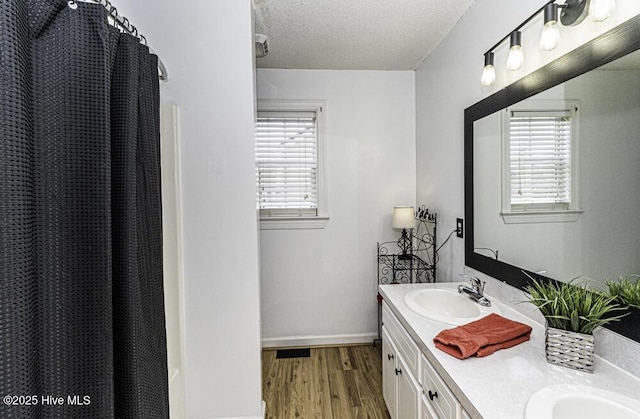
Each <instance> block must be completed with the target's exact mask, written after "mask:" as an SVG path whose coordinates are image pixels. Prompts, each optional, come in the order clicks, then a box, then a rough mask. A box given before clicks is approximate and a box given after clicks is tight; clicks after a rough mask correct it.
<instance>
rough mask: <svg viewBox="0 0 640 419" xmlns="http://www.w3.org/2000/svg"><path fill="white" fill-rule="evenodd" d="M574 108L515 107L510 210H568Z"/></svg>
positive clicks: (512, 126)
mask: <svg viewBox="0 0 640 419" xmlns="http://www.w3.org/2000/svg"><path fill="white" fill-rule="evenodd" d="M571 118H572V112H571V111H570V110H567V111H512V113H511V117H510V120H509V164H510V194H511V210H512V211H527V210H567V209H569V208H570V207H571V197H572V191H571V188H572V186H571V185H572V179H571V176H572V168H571V162H572V158H571V146H572V140H571V139H572V134H573V133H572V127H573V125H572V121H571Z"/></svg>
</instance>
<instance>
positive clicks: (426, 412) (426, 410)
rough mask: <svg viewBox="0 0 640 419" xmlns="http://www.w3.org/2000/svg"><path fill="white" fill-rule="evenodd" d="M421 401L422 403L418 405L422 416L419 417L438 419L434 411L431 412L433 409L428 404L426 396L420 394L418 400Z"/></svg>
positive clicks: (422, 418)
mask: <svg viewBox="0 0 640 419" xmlns="http://www.w3.org/2000/svg"><path fill="white" fill-rule="evenodd" d="M420 399H421V400H422V403H420V405H421V406H420V407H421V408H422V416H420V418H421V419H440V418H439V417H438V414H437V413H436V412H435V410H433V407H431V404H429V401H428V400H427V396H425V395H424V394H422V397H421V398H420Z"/></svg>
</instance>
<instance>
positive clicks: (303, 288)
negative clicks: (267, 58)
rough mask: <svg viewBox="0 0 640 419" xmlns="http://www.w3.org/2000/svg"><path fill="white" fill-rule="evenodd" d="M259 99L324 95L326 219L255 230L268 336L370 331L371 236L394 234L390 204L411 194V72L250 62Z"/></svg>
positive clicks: (328, 339) (291, 340)
mask: <svg viewBox="0 0 640 419" xmlns="http://www.w3.org/2000/svg"><path fill="white" fill-rule="evenodd" d="M257 74H258V77H257V79H258V97H259V98H261V99H273V98H279V99H326V100H327V106H326V111H327V113H326V126H327V137H326V150H327V158H326V161H327V165H328V166H327V182H328V203H329V216H330V220H329V223H328V224H327V226H326V228H325V229H323V230H279V231H274V230H262V231H261V261H262V269H261V275H262V321H263V329H262V332H263V338H264V344H265V345H267V346H277V345H304V344H320V343H342V342H354V341H360V342H368V341H370V340H372V339H373V338H374V337H376V336H377V303H376V281H377V276H376V242H378V241H384V240H391V239H395V238H396V237H398V236H399V232H397V231H394V230H392V229H391V211H392V207H393V206H394V205H407V204H408V205H414V204H415V190H416V186H415V84H414V73H413V72H381V71H316V70H272V69H259V70H258V72H257Z"/></svg>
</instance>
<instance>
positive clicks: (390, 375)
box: [382, 326, 398, 419]
mask: <svg viewBox="0 0 640 419" xmlns="http://www.w3.org/2000/svg"><path fill="white" fill-rule="evenodd" d="M396 353H397V350H396V348H395V345H394V344H393V341H392V340H391V338H390V337H389V333H388V332H387V330H386V328H385V327H384V326H382V397H383V398H384V401H385V403H386V404H387V409H388V410H389V415H390V416H391V418H392V419H396V418H398V412H397V406H398V405H397V398H398V396H397V394H398V393H396Z"/></svg>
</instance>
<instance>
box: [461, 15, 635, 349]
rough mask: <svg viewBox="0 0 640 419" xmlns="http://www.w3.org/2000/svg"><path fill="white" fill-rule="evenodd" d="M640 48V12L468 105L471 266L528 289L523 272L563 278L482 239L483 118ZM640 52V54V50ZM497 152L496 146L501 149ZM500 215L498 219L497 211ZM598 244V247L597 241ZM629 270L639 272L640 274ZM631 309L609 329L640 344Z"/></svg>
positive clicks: (466, 174)
mask: <svg viewBox="0 0 640 419" xmlns="http://www.w3.org/2000/svg"><path fill="white" fill-rule="evenodd" d="M638 50H640V16H635V17H633V18H631V19H629V20H628V21H626V22H624V23H622V24H621V25H619V26H617V27H615V28H613V29H611V30H609V31H608V32H606V33H604V34H602V35H600V36H598V37H597V38H595V39H593V40H592V41H589V42H588V43H586V44H584V45H582V46H580V47H578V48H577V49H575V50H573V51H571V52H569V53H567V54H566V55H564V56H562V57H560V58H558V59H557V60H555V61H553V62H551V63H549V64H547V65H545V66H544V67H542V68H540V69H538V70H536V71H535V72H533V73H531V74H530V75H528V76H526V77H524V78H522V79H520V80H519V81H517V82H515V83H513V84H511V85H509V86H507V87H506V88H504V89H502V90H500V91H498V92H496V93H495V94H493V95H491V96H489V97H487V98H486V99H484V100H482V101H480V102H478V103H476V104H474V105H472V106H470V107H469V108H467V109H465V113H464V121H465V122H464V136H465V137H464V179H465V218H466V220H467V228H466V231H465V233H466V239H465V264H466V265H467V266H469V267H471V268H473V269H476V270H478V271H480V272H483V273H485V274H487V275H489V276H492V277H494V278H497V279H498V280H500V281H503V282H505V283H507V284H509V285H511V286H514V287H516V288H519V289H523V288H524V287H525V286H526V285H528V284H529V282H530V279H529V278H528V277H527V275H525V274H524V273H523V271H525V272H527V273H528V274H529V275H530V276H533V277H536V278H541V279H544V280H560V279H562V278H558V277H554V276H553V275H551V274H547V273H544V272H543V273H542V274H538V273H535V272H539V271H542V269H538V264H537V262H531V263H529V262H528V261H527V260H526V259H523V258H519V257H513V258H506V259H504V258H497V257H496V254H495V252H492V250H491V248H492V245H491V244H488V245H487V244H486V243H485V242H484V237H482V238H479V237H477V234H478V230H479V229H478V228H477V227H478V226H480V225H481V223H483V222H484V220H479V219H477V218H476V217H475V216H476V215H477V214H476V212H477V211H476V209H477V208H476V206H477V204H476V202H477V199H478V197H479V196H484V194H485V191H479V190H478V185H481V184H482V182H479V179H478V178H477V177H478V175H477V174H474V166H475V165H474V155H475V154H474V151H475V152H476V153H478V152H479V151H478V147H477V146H478V143H477V142H478V141H479V137H480V136H479V135H474V127H475V126H477V124H478V123H479V121H480V120H482V119H483V118H486V117H489V116H491V115H494V114H496V113H499V112H500V111H502V110H504V109H506V108H509V107H511V106H513V105H516V104H519V103H520V102H522V101H524V100H526V99H530V100H531V99H535V98H533V97H534V96H536V97H540V96H537V95H540V94H545V93H548V92H550V91H552V89H553V88H554V87H555V88H557V87H558V86H560V85H562V84H564V83H565V82H569V81H570V80H573V79H574V78H577V77H578V76H581V75H583V74H586V73H589V72H591V71H592V70H595V69H598V68H599V67H601V66H603V65H605V64H608V65H613V64H611V63H613V62H615V61H616V60H618V59H620V58H622V57H625V56H628V55H629V54H631V53H633V52H634V51H638ZM636 54H638V55H640V53H636ZM639 69H640V67H639ZM639 74H640V73H639ZM563 86H564V85H563ZM625 88H626V89H627V90H629V91H631V92H632V93H633V94H634V95H636V96H640V85H638V86H628V85H627V86H626V87H625ZM563 89H564V87H563ZM636 115H637V116H636V118H635V119H637V120H640V114H636ZM637 132H640V131H637ZM476 137H478V138H476ZM601 140H602V141H608V140H609V139H608V138H603V137H601ZM634 140H635V142H637V143H640V134H635V136H634ZM610 148H611V149H616V148H617V146H615V147H614V146H611V147H610ZM493 150H495V148H494V149H493ZM497 153H498V154H499V153H500V149H499V148H498V149H497ZM494 154H495V153H494ZM476 158H477V155H476ZM634 161H635V165H634V166H638V163H637V162H638V161H640V156H635V157H634ZM599 166H606V167H608V166H610V165H609V164H602V165H599ZM491 181H492V183H495V181H496V178H493V180H491ZM497 181H498V182H499V181H500V177H497ZM474 185H475V186H474ZM634 190H637V191H640V182H638V183H635V188H634ZM474 199H476V201H474ZM498 212H499V210H498ZM585 212H586V211H585ZM636 212H637V213H640V211H637V210H636ZM496 217H498V215H497V214H496ZM636 224H637V225H638V226H640V222H637V223H634V224H633V225H634V228H635V225H636ZM592 225H593V223H592ZM611 234H614V233H611ZM601 236H602V235H601ZM637 236H638V235H637V234H636V235H635V237H637ZM510 240H514V237H510ZM502 245H503V246H504V245H505V244H504V243H503V244H502ZM544 245H545V244H544V243H541V244H539V246H544ZM595 247H597V243H596V246H595ZM602 247H606V246H602ZM482 248H487V249H489V251H488V252H487V251H485V250H481V249H482ZM565 248H566V246H565ZM494 250H497V249H494ZM630 251H631V252H633V253H634V255H633V256H635V260H640V254H638V252H639V251H640V248H639V247H638V246H633V248H632V249H630ZM603 252H605V251H604V250H602V249H601V254H600V255H599V257H602V258H604V259H605V260H606V258H607V255H606V253H603ZM520 253H522V254H526V253H527V252H526V251H521V252H520ZM563 256H564V254H563V253H561V252H560V253H556V257H557V258H560V259H562V258H563ZM523 257H524V256H523ZM628 273H629V274H631V273H636V274H637V273H640V272H628ZM560 276H561V275H560ZM567 278H569V277H565V280H566V279H567ZM629 312H630V314H629V315H628V316H626V317H625V318H624V319H623V320H621V321H620V322H615V323H612V324H611V325H608V326H606V327H607V328H608V329H610V330H613V331H615V332H617V333H619V334H621V335H623V336H626V337H628V338H630V339H633V340H635V341H636V342H640V310H638V309H634V308H631V309H630V310H629Z"/></svg>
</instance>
